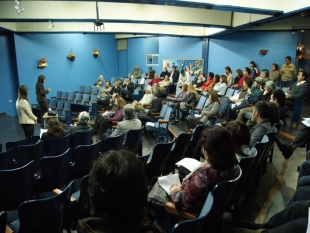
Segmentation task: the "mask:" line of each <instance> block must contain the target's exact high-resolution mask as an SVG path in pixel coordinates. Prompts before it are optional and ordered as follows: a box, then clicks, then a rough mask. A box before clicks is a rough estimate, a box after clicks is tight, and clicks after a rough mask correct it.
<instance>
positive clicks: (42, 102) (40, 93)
mask: <svg viewBox="0 0 310 233" xmlns="http://www.w3.org/2000/svg"><path fill="white" fill-rule="evenodd" d="M44 82H45V76H44V75H40V76H39V77H38V82H37V84H36V94H37V101H38V104H39V106H40V108H41V117H43V115H44V114H45V113H46V112H48V106H47V103H46V97H45V95H46V94H48V93H49V92H50V91H51V90H52V89H51V88H48V89H47V90H45V89H44V86H43V83H44Z"/></svg>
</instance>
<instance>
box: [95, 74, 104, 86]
mask: <svg viewBox="0 0 310 233" xmlns="http://www.w3.org/2000/svg"><path fill="white" fill-rule="evenodd" d="M103 82H104V81H103V76H102V75H100V76H99V79H98V81H97V82H95V83H94V86H95V87H101V86H103Z"/></svg>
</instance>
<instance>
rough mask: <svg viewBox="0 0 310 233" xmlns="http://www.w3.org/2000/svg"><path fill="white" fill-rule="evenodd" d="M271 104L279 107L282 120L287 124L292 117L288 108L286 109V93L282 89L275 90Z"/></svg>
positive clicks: (271, 97)
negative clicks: (287, 120)
mask: <svg viewBox="0 0 310 233" xmlns="http://www.w3.org/2000/svg"><path fill="white" fill-rule="evenodd" d="M269 102H271V103H275V104H276V105H277V107H278V111H279V117H280V120H281V121H282V122H285V119H286V118H288V117H289V116H290V114H289V112H288V109H287V107H285V93H284V92H283V91H282V90H281V89H275V90H273V92H272V93H271V96H270V101H269Z"/></svg>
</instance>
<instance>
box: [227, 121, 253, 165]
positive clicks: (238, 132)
mask: <svg viewBox="0 0 310 233" xmlns="http://www.w3.org/2000/svg"><path fill="white" fill-rule="evenodd" d="M226 129H227V131H228V132H229V133H230V135H231V136H232V138H233V141H234V144H235V147H236V156H237V159H238V161H240V160H241V159H242V158H243V157H249V156H251V147H250V143H251V135H250V131H249V128H248V127H247V126H246V124H245V123H243V122H241V121H231V122H229V123H228V125H227V127H226Z"/></svg>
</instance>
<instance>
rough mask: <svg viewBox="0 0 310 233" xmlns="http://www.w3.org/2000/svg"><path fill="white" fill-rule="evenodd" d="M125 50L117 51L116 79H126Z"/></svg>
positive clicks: (126, 62)
mask: <svg viewBox="0 0 310 233" xmlns="http://www.w3.org/2000/svg"><path fill="white" fill-rule="evenodd" d="M127 54H128V53H127V50H120V51H118V77H127V75H128V73H130V72H127V70H128V68H127V65H128V59H127Z"/></svg>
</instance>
